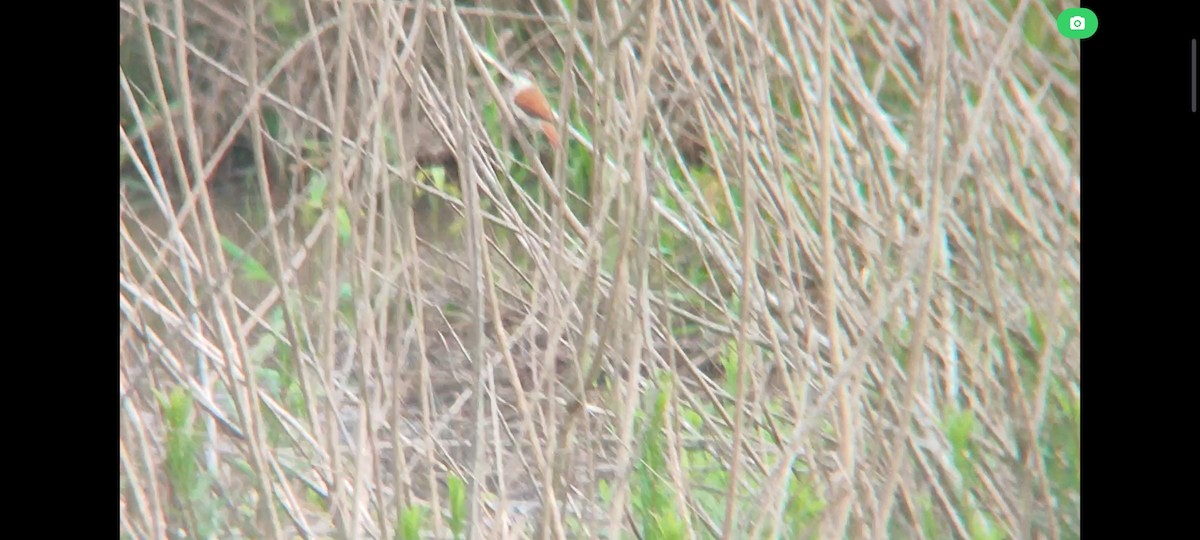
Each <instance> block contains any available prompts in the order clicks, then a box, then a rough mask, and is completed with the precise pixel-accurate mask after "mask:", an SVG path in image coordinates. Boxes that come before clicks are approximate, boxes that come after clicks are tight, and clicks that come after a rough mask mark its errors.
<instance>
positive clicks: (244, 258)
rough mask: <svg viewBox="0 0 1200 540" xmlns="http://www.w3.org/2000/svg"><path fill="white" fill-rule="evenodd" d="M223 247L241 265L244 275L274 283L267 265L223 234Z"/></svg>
mask: <svg viewBox="0 0 1200 540" xmlns="http://www.w3.org/2000/svg"><path fill="white" fill-rule="evenodd" d="M221 247H222V248H224V249H225V252H226V253H228V254H229V256H230V257H231V258H232V259H233V260H234V262H235V263H237V264H239V265H241V267H242V275H243V276H244V277H245V278H246V279H249V280H250V281H259V282H262V283H273V282H274V281H275V280H274V279H273V278H272V277H271V273H270V272H267V269H266V267H264V266H263V265H262V263H260V262H258V260H257V259H255V258H254V257H251V256H250V254H249V253H246V252H245V251H244V250H243V249H242V248H241V247H238V245H237V244H235V243H234V242H233V240H230V239H229V238H228V237H226V236H224V235H222V236H221Z"/></svg>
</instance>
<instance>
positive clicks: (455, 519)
mask: <svg viewBox="0 0 1200 540" xmlns="http://www.w3.org/2000/svg"><path fill="white" fill-rule="evenodd" d="M446 484H447V486H446V487H447V488H448V491H449V494H450V530H452V531H454V535H455V536H460V535H462V533H463V529H464V528H465V525H466V522H467V521H466V519H467V485H466V482H464V481H463V479H462V478H460V477H459V476H458V475H455V474H451V475H450V477H449V478H447V479H446Z"/></svg>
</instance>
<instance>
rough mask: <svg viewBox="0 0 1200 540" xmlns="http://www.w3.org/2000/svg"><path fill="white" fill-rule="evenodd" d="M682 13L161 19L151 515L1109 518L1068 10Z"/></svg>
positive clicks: (141, 201) (757, 525) (443, 530)
mask: <svg viewBox="0 0 1200 540" xmlns="http://www.w3.org/2000/svg"><path fill="white" fill-rule="evenodd" d="M684 4H685V5H686V6H685V7H687V8H688V9H682V8H681V6H680V5H677V4H671V3H665V2H659V1H655V0H650V1H648V2H625V3H620V2H618V3H614V4H612V5H611V6H609V5H607V4H604V5H601V3H595V2H591V1H585V0H574V1H561V2H559V1H550V2H535V3H532V4H531V3H527V2H509V1H500V2H488V3H482V2H480V3H470V2H459V3H457V12H456V13H454V14H450V13H447V12H445V11H443V8H441V7H438V6H435V5H434V4H429V5H427V6H425V8H423V9H417V8H416V7H415V5H416V4H412V5H409V4H404V3H394V2H393V3H381V4H370V3H353V4H349V5H343V6H342V7H341V8H339V9H341V10H342V11H340V12H339V11H335V6H334V5H333V4H328V3H313V4H311V5H310V4H307V3H304V2H299V1H298V0H250V2H249V3H248V4H246V5H244V6H242V5H239V6H238V7H237V9H231V8H230V7H229V6H225V5H222V4H219V3H213V2H210V1H209V0H197V2H193V3H191V4H189V8H188V11H187V13H184V14H182V19H183V23H184V24H183V26H184V28H183V30H184V32H183V34H184V35H185V36H186V40H187V41H186V47H183V48H182V49H181V47H180V45H181V43H180V42H179V41H178V40H177V39H178V38H177V36H178V35H179V32H178V31H179V28H177V25H176V13H175V12H174V9H175V6H174V4H171V3H169V2H168V3H162V2H157V1H150V2H147V3H145V4H144V5H143V4H141V3H134V4H122V5H121V32H122V38H121V43H122V46H121V47H122V54H121V58H122V59H121V70H122V84H121V93H122V98H121V130H122V140H121V146H120V162H121V173H120V174H121V190H122V201H121V227H122V244H121V305H122V327H121V348H122V365H121V375H122V385H123V390H124V389H125V388H126V387H128V388H129V389H130V391H129V392H128V394H127V395H128V396H129V397H128V398H127V400H126V401H124V402H123V405H122V407H123V408H122V440H121V444H122V473H121V502H122V506H121V508H122V517H121V519H122V521H121V535H122V537H129V538H159V537H166V536H171V537H182V535H186V537H189V538H193V537H199V538H208V537H219V538H266V537H287V538H291V537H306V538H309V537H311V538H346V537H359V536H362V537H368V536H369V537H375V538H380V537H388V538H402V539H415V538H432V537H437V538H447V537H453V538H467V537H475V536H478V537H484V538H502V537H509V538H560V537H563V538H596V537H605V538H629V539H632V538H643V539H691V538H720V537H722V534H723V531H725V530H728V531H730V535H731V536H732V537H735V538H826V537H830V536H833V537H844V538H860V537H874V536H883V537H890V538H916V537H921V536H924V537H926V538H952V537H953V538H959V537H962V538H971V539H972V540H985V539H987V540H991V539H1017V538H1033V537H1046V538H1078V537H1079V504H1080V502H1079V499H1080V469H1079V440H1080V412H1079V411H1080V390H1079V370H1080V352H1079V181H1078V172H1077V171H1078V160H1079V157H1078V144H1079V143H1078V139H1079V134H1078V129H1077V125H1078V124H1077V122H1076V121H1075V120H1074V119H1075V118H1077V116H1078V111H1079V87H1078V83H1077V80H1078V46H1077V44H1075V43H1071V42H1069V41H1066V40H1064V39H1062V38H1061V37H1060V36H1058V34H1057V31H1056V30H1055V21H1054V17H1055V15H1056V14H1055V13H1053V12H1050V11H1049V8H1048V6H1046V5H1043V4H1039V3H1029V4H1027V5H1025V6H1024V7H1021V4H1020V3H1019V2H1016V1H1015V0H970V1H968V2H965V3H963V2H959V3H950V4H947V5H946V6H947V9H945V10H942V11H939V12H929V13H921V14H913V13H904V12H892V11H890V9H891V8H888V9H884V7H881V5H880V3H878V2H865V1H858V0H855V1H852V2H849V3H835V5H836V7H835V8H834V9H835V10H836V11H835V14H834V17H835V20H836V21H837V22H838V24H837V25H835V27H833V28H832V29H831V30H832V31H831V34H830V44H829V47H830V49H829V51H827V50H826V48H825V47H826V46H825V45H824V43H823V40H824V35H823V30H824V28H822V27H821V26H820V25H819V24H818V22H817V21H819V20H822V19H823V15H822V10H824V9H825V7H824V3H821V2H809V3H808V4H804V3H803V2H802V3H800V4H797V3H786V2H782V3H776V4H772V3H759V4H758V8H757V9H759V10H760V11H758V12H752V11H750V10H751V7H750V6H748V5H743V4H740V3H730V4H729V5H727V6H724V7H721V8H715V7H713V6H712V5H710V4H713V3H711V2H700V1H694V2H692V1H686V2H684ZM718 4H719V3H718ZM889 5H891V4H889ZM897 5H898V4H897ZM347 6H350V7H347ZM531 6H536V9H533V8H531ZM935 7H936V6H935ZM937 9H941V8H940V7H938V8H937ZM635 10H640V11H635ZM1018 10H1020V11H1018ZM249 13H253V14H254V15H253V17H254V20H253V21H254V27H253V29H251V28H250V24H249V23H250V20H249V18H248V17H247V14H249ZM339 13H340V14H341V15H342V17H339ZM651 15H653V16H651ZM918 19H920V20H926V23H922V24H920V25H918V24H915V22H914V21H916V20H918ZM1010 29H1012V30H1013V31H1012V32H1010V31H1009V30H1010ZM181 50H182V51H184V52H186V59H185V60H186V62H187V63H186V67H187V69H186V70H183V69H181V67H182V66H181V65H180V64H179V62H180V59H181V58H180V52H181ZM251 52H253V53H254V54H251ZM941 62H944V64H941ZM826 63H828V65H826ZM826 67H827V68H828V70H829V72H830V73H832V78H831V79H830V80H829V81H823V80H822V73H823V72H824V71H823V70H824V69H825V68H826ZM515 69H527V70H529V71H530V72H532V73H533V74H534V76H535V77H536V78H537V81H538V83H539V84H540V85H541V86H542V89H543V91H544V93H545V94H546V96H547V97H548V98H549V101H550V102H551V103H552V104H554V106H555V108H556V110H557V111H558V114H560V115H562V117H564V118H565V119H566V122H567V124H568V125H569V126H570V127H571V128H573V131H574V132H575V133H577V134H578V135H579V136H572V137H569V138H567V137H564V138H567V139H569V142H568V144H567V145H566V146H565V147H563V148H561V149H554V148H551V147H550V146H549V145H548V144H547V143H546V140H545V137H544V136H543V135H542V133H541V132H540V131H539V130H537V129H532V128H531V127H530V126H528V125H525V124H510V123H509V121H508V120H507V117H508V115H507V114H505V110H504V109H505V108H506V107H508V106H507V105H505V104H503V103H502V102H498V101H497V100H496V99H494V98H495V97H502V98H503V97H504V96H506V92H507V88H506V81H505V77H504V75H503V74H502V73H501V72H502V71H504V70H515ZM488 79H491V81H492V82H494V83H495V85H496V86H497V87H498V88H499V89H500V91H501V92H500V95H499V96H496V95H493V93H492V92H491V89H490V85H489V84H487V82H486V81H487V80H488ZM463 81H465V82H463ZM825 82H828V83H829V84H828V87H829V95H828V99H827V98H826V90H825V88H826V86H825V85H824V83H825ZM565 83H569V86H568V85H567V84H565ZM256 87H257V88H261V89H263V91H262V92H261V93H259V94H257V95H256V94H255V92H254V88H256ZM185 89H186V90H187V92H184V91H183V90H185ZM460 128H465V129H467V130H469V132H470V134H471V135H472V136H471V137H469V138H461V137H460V136H461V135H462V133H461V132H460V131H459V130H460ZM468 139H469V140H471V141H473V144H474V146H472V147H467V146H466V145H465V141H466V140H468ZM467 160H470V161H467ZM201 187H204V188H205V189H200V188H201ZM472 188H475V191H474V192H472ZM826 208H828V213H827V212H826ZM935 209H936V210H938V211H937V212H935ZM827 242H831V243H830V244H829V245H828V247H829V248H830V249H826V247H827ZM831 297H832V298H831ZM831 302H832V303H831ZM480 310H482V311H480ZM834 312H836V318H832V317H831V315H832V314H833V313H834ZM831 318H832V324H830V321H831ZM831 328H833V329H834V332H832V335H831ZM831 342H836V345H837V346H836V347H832V346H831ZM835 352H836V354H834V353H835ZM518 383H519V384H518ZM477 456H482V457H480V458H478V459H477ZM735 464H736V466H735ZM264 486H269V487H270V488H269V489H264ZM551 493H552V494H553V496H550V495H551ZM475 494H478V497H476V496H475ZM355 528H357V531H356V530H354V529H355ZM473 535H474V536H473Z"/></svg>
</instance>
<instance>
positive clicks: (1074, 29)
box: [1058, 8, 1099, 39]
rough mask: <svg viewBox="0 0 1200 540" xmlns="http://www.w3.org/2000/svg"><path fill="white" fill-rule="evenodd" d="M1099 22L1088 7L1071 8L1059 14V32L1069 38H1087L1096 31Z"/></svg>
mask: <svg viewBox="0 0 1200 540" xmlns="http://www.w3.org/2000/svg"><path fill="white" fill-rule="evenodd" d="M1098 25H1099V22H1097V20H1096V14H1095V13H1094V12H1093V11H1092V10H1090V9H1088V8H1070V9H1065V10H1063V12H1062V13H1059V14H1058V33H1060V34H1062V35H1063V36H1066V37H1067V38H1068V39H1087V38H1090V37H1092V34H1095V33H1096V27H1097V26H1098Z"/></svg>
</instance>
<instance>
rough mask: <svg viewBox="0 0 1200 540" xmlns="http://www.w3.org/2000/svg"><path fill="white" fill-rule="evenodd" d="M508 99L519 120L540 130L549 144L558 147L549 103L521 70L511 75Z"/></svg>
mask: <svg viewBox="0 0 1200 540" xmlns="http://www.w3.org/2000/svg"><path fill="white" fill-rule="evenodd" d="M508 97H509V100H510V101H511V102H512V104H513V105H515V107H513V112H515V113H516V115H517V117H518V118H519V119H521V120H522V121H524V122H525V123H527V124H529V125H530V126H531V127H535V128H538V129H541V130H542V133H544V134H545V135H546V138H547V139H549V141H550V144H552V145H554V146H558V143H559V140H560V139H559V138H558V130H556V129H555V128H554V122H555V118H554V111H553V109H551V108H550V102H548V101H546V96H545V95H543V94H542V90H541V89H540V88H538V85H537V83H535V82H533V77H532V76H530V74H529V72H528V71H525V70H521V71H517V72H515V73H513V76H512V80H511V83H510V85H509V90H508Z"/></svg>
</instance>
